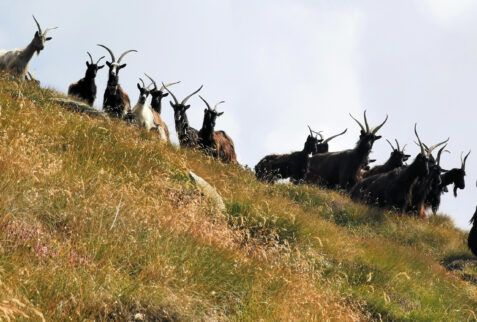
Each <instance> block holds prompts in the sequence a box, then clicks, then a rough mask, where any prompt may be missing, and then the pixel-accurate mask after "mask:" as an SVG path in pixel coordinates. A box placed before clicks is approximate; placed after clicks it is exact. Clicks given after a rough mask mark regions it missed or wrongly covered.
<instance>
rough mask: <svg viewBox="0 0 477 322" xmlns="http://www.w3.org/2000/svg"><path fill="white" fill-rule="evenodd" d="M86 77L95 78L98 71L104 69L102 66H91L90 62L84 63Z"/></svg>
mask: <svg viewBox="0 0 477 322" xmlns="http://www.w3.org/2000/svg"><path fill="white" fill-rule="evenodd" d="M86 67H87V69H86V77H89V78H95V77H96V74H97V73H98V70H100V69H101V68H103V67H104V65H101V66H98V65H97V64H91V63H90V62H88V61H86Z"/></svg>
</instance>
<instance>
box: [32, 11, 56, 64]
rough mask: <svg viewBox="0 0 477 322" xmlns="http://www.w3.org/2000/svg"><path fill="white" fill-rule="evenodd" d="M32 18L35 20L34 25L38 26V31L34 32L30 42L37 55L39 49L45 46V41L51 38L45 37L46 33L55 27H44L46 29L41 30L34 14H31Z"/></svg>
mask: <svg viewBox="0 0 477 322" xmlns="http://www.w3.org/2000/svg"><path fill="white" fill-rule="evenodd" d="M33 20H35V23H36V26H37V27H38V31H36V32H35V35H34V36H33V41H32V43H33V48H34V49H35V51H36V53H37V55H39V54H40V51H42V50H43V49H44V48H45V42H46V41H49V40H51V37H47V36H46V35H47V34H48V32H49V31H50V30H53V29H56V28H57V27H53V28H51V27H50V28H46V30H45V31H44V32H43V31H42V30H41V27H40V24H39V23H38V21H37V20H36V18H35V16H33Z"/></svg>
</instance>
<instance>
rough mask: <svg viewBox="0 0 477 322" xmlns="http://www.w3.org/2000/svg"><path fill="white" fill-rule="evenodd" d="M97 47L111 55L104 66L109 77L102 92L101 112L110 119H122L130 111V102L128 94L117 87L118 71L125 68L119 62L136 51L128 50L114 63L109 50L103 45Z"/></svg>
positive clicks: (112, 55) (119, 86)
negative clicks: (107, 69) (106, 66)
mask: <svg viewBox="0 0 477 322" xmlns="http://www.w3.org/2000/svg"><path fill="white" fill-rule="evenodd" d="M98 46H100V47H103V48H104V49H106V50H107V51H108V52H109V54H110V55H111V62H109V61H107V62H106V65H108V67H109V76H108V83H107V85H106V89H105V91H104V98H103V110H104V111H105V112H106V113H107V114H108V115H109V116H111V117H118V118H123V117H125V116H126V114H127V113H128V112H129V111H130V110H131V101H130V100H129V96H128V94H126V92H125V91H124V90H123V89H122V88H121V85H119V76H118V74H119V71H120V70H121V69H123V68H124V67H126V64H122V65H121V60H122V59H123V58H124V56H126V55H127V54H128V53H131V52H137V50H134V49H130V50H127V51H125V52H124V53H122V54H121V56H119V59H118V60H117V61H116V58H115V57H114V54H113V52H112V50H111V49H109V48H108V47H106V46H104V45H100V44H98Z"/></svg>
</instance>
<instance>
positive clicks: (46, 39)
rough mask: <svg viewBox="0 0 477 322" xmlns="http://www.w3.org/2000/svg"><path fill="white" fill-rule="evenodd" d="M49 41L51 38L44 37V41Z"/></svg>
mask: <svg viewBox="0 0 477 322" xmlns="http://www.w3.org/2000/svg"><path fill="white" fill-rule="evenodd" d="M51 39H53V38H51V37H46V38H45V41H49V40H51Z"/></svg>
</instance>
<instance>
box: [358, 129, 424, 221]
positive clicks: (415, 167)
mask: <svg viewBox="0 0 477 322" xmlns="http://www.w3.org/2000/svg"><path fill="white" fill-rule="evenodd" d="M414 133H415V134H416V137H417V140H418V141H419V146H420V148H421V153H419V154H418V155H417V156H416V158H415V159H414V161H413V162H412V163H411V164H410V165H409V166H405V167H400V168H396V169H394V170H391V171H389V172H386V173H381V174H376V175H374V176H371V177H368V178H366V179H364V180H363V181H361V182H359V183H358V184H356V185H355V186H354V187H353V188H352V189H351V191H350V195H351V198H352V199H353V200H354V201H361V202H364V203H366V204H376V205H378V206H380V207H387V208H396V209H398V210H400V211H401V212H404V211H405V210H406V209H407V208H408V206H409V205H410V204H411V202H412V189H413V187H414V185H415V183H416V182H417V180H418V179H419V178H422V177H425V176H427V175H428V174H429V165H428V163H429V154H427V153H426V151H425V150H424V145H423V144H422V142H421V139H420V138H419V135H418V134H417V124H416V125H414Z"/></svg>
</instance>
